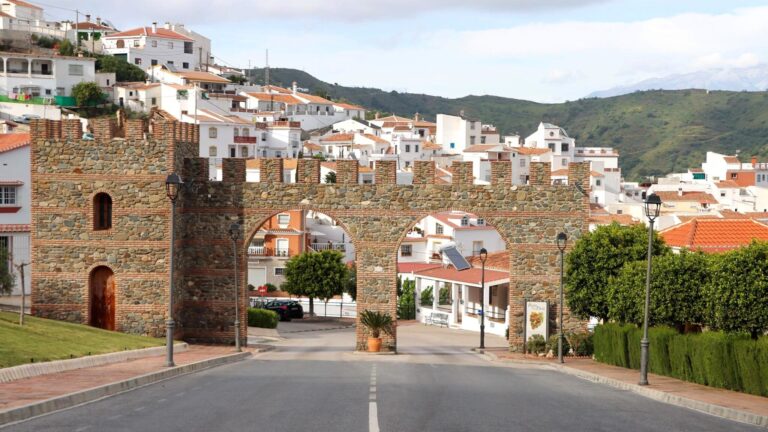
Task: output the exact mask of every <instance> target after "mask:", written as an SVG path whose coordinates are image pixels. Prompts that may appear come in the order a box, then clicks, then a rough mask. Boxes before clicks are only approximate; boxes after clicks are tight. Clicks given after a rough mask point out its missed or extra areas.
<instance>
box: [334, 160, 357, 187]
mask: <svg viewBox="0 0 768 432" xmlns="http://www.w3.org/2000/svg"><path fill="white" fill-rule="evenodd" d="M359 175H360V164H359V163H358V162H357V161H355V160H340V161H336V183H341V184H357V183H358V179H359V178H360V177H359Z"/></svg>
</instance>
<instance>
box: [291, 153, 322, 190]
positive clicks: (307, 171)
mask: <svg viewBox="0 0 768 432" xmlns="http://www.w3.org/2000/svg"><path fill="white" fill-rule="evenodd" d="M296 169H297V170H298V173H299V179H298V183H314V184H318V183H320V161H319V160H317V159H299V161H298V166H297V168H296Z"/></svg>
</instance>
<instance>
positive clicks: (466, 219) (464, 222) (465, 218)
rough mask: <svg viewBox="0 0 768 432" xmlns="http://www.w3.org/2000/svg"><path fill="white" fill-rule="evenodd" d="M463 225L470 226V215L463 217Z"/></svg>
mask: <svg viewBox="0 0 768 432" xmlns="http://www.w3.org/2000/svg"><path fill="white" fill-rule="evenodd" d="M461 226H463V227H465V226H469V216H464V217H462V218H461Z"/></svg>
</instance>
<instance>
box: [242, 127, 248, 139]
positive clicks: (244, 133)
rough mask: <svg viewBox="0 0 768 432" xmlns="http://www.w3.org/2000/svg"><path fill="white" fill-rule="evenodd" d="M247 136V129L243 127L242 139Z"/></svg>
mask: <svg viewBox="0 0 768 432" xmlns="http://www.w3.org/2000/svg"><path fill="white" fill-rule="evenodd" d="M249 135H250V132H248V128H247V127H244V128H243V136H244V137H247V136H249Z"/></svg>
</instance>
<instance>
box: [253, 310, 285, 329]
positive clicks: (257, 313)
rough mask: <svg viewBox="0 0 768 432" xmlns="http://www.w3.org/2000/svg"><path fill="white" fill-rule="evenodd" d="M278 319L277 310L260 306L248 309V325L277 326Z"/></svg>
mask: <svg viewBox="0 0 768 432" xmlns="http://www.w3.org/2000/svg"><path fill="white" fill-rule="evenodd" d="M278 319H279V317H278V316H277V312H275V311H271V310H267V309H258V308H249V309H248V327H261V328H276V327H277V321H278Z"/></svg>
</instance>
